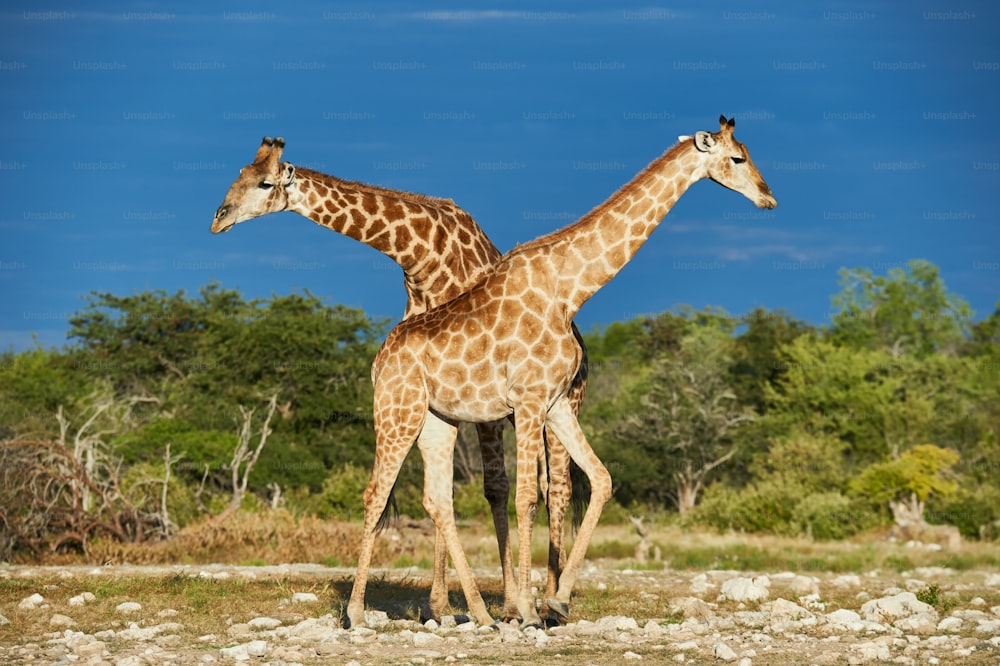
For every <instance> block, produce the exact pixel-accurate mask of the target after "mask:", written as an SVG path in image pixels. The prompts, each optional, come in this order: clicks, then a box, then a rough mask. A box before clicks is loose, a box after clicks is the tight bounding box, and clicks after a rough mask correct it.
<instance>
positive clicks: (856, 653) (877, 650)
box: [847, 642, 892, 664]
mask: <svg viewBox="0 0 1000 666" xmlns="http://www.w3.org/2000/svg"><path fill="white" fill-rule="evenodd" d="M891 659H892V653H891V652H890V651H889V646H888V645H885V644H884V643H875V642H869V643H859V644H857V645H855V646H853V651H852V654H851V655H850V656H848V658H847V663H848V664H864V663H866V662H869V661H890V660H891Z"/></svg>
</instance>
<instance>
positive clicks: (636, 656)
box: [622, 652, 642, 660]
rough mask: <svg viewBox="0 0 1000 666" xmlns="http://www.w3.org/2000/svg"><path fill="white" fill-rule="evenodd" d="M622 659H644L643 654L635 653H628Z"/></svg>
mask: <svg viewBox="0 0 1000 666" xmlns="http://www.w3.org/2000/svg"><path fill="white" fill-rule="evenodd" d="M622 657H624V658H625V659H627V660H633V659H635V660H641V659H642V655H641V654H636V653H635V652H626V653H625V654H623V655H622Z"/></svg>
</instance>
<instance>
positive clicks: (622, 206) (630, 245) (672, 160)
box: [518, 140, 708, 318]
mask: <svg viewBox="0 0 1000 666" xmlns="http://www.w3.org/2000/svg"><path fill="white" fill-rule="evenodd" d="M707 175H708V173H707V170H706V169H705V168H704V167H702V166H700V161H699V160H698V158H697V151H696V150H695V148H694V144H693V142H692V141H691V140H687V141H684V142H682V143H679V144H677V145H675V146H674V147H672V148H670V149H669V150H667V151H666V152H665V153H664V154H663V155H661V156H660V157H658V158H657V159H656V160H654V161H653V162H652V163H650V164H649V166H647V167H646V168H645V169H643V170H642V171H641V172H639V174H638V175H637V176H636V177H635V178H633V179H632V180H631V181H629V182H628V183H626V184H625V185H623V186H622V187H621V188H620V189H619V190H618V191H617V192H615V193H614V194H613V195H611V197H610V198H609V199H608V200H607V201H605V202H604V203H602V204H600V205H599V206H597V207H596V208H594V209H593V210H592V211H590V212H589V213H587V214H586V215H584V216H583V217H582V218H580V219H579V220H577V221H576V222H574V223H573V224H571V225H569V226H568V227H565V228H563V229H561V230H559V231H556V232H553V233H551V234H549V235H548V236H543V237H541V238H539V239H537V240H535V241H532V242H530V243H527V244H525V245H523V246H521V247H520V248H519V249H518V251H520V252H529V253H530V252H534V251H536V250H537V251H538V252H540V253H544V254H546V255H548V256H549V257H551V258H552V260H551V261H549V262H545V263H547V264H548V267H549V269H550V270H552V271H553V274H552V276H551V277H552V282H551V284H553V285H557V287H556V294H555V296H556V298H557V299H558V300H559V301H560V302H562V304H563V306H564V307H565V308H566V310H567V316H568V317H570V318H572V317H573V316H575V314H576V312H577V311H578V310H579V309H580V307H581V306H582V305H583V304H584V303H586V302H587V300H588V299H590V297H591V296H593V295H594V294H595V293H597V291H598V290H600V289H601V287H603V286H604V285H605V284H607V283H608V282H610V281H611V279H612V278H613V277H614V276H615V275H617V274H618V273H619V271H621V270H622V268H624V267H625V264H627V263H628V262H629V261H631V259H632V257H634V256H635V253H636V252H638V251H639V248H640V247H642V245H643V244H644V243H645V242H646V240H647V239H648V238H649V236H650V234H652V233H653V230H654V229H656V227H657V226H658V225H659V223H660V221H661V220H662V219H663V218H664V217H665V216H666V214H667V213H668V212H669V211H670V209H671V208H672V207H673V205H674V204H675V203H676V202H677V200H678V199H680V197H681V195H682V194H684V192H685V191H687V189H688V188H689V187H690V186H691V185H693V184H694V183H696V182H697V181H699V180H701V179H702V178H705V177H707ZM532 248H535V249H534V250H533V249H532Z"/></svg>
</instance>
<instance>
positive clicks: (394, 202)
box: [288, 168, 500, 317]
mask: <svg viewBox="0 0 1000 666" xmlns="http://www.w3.org/2000/svg"><path fill="white" fill-rule="evenodd" d="M295 181H296V187H295V191H294V192H292V193H290V196H289V203H288V210H292V211H294V212H296V213H299V214H300V215H303V216H305V217H308V218H309V219H310V220H312V221H313V222H315V223H317V224H319V225H320V226H323V227H326V228H328V229H331V230H333V231H336V232H337V233H341V234H344V235H345V236H349V237H350V238H353V239H354V240H356V241H359V242H361V243H364V244H365V245H368V246H369V247H372V248H374V249H376V250H378V251H379V252H381V253H383V254H385V255H386V256H387V257H389V258H390V259H392V260H393V261H394V262H396V263H397V264H398V265H399V266H400V268H402V269H403V274H404V285H405V287H406V291H407V296H408V299H407V306H406V313H405V315H404V317H409V316H411V315H413V314H417V313H419V312H423V311H424V310H427V309H429V308H432V307H435V306H437V305H439V304H441V303H445V302H447V301H449V300H451V299H452V298H454V297H455V296H458V295H459V294H461V293H463V292H464V291H467V290H468V288H469V287H471V286H472V285H473V284H475V283H476V282H478V281H479V280H480V279H481V278H482V276H483V275H484V274H485V273H486V272H487V270H488V269H489V268H490V267H492V265H493V264H495V263H496V262H497V260H498V259H499V257H500V252H499V251H498V250H497V249H496V246H494V245H493V243H492V242H491V241H490V240H489V238H488V237H487V236H486V234H485V233H484V232H483V230H482V229H481V228H480V227H479V225H478V224H476V222H475V220H473V219H472V217H471V216H470V215H469V214H468V213H467V212H465V211H464V210H462V209H461V208H459V207H458V206H456V205H455V203H454V202H453V201H451V200H450V199H436V198H433V197H427V196H423V195H419V194H412V193H409V192H400V191H398V190H389V189H385V188H380V187H375V186H371V185H365V184H363V183H356V182H351V181H345V180H340V179H338V178H335V177H333V176H328V175H326V174H323V173H319V172H318V171H313V170H311V169H305V168H298V169H296V171H295Z"/></svg>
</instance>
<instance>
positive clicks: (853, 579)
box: [830, 574, 861, 587]
mask: <svg viewBox="0 0 1000 666" xmlns="http://www.w3.org/2000/svg"><path fill="white" fill-rule="evenodd" d="M830 584H831V585H833V586H834V587H858V586H859V585H861V579H860V578H859V577H858V576H856V575H854V574H843V575H840V576H837V577H836V578H834V579H833V580H831V581H830Z"/></svg>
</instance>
